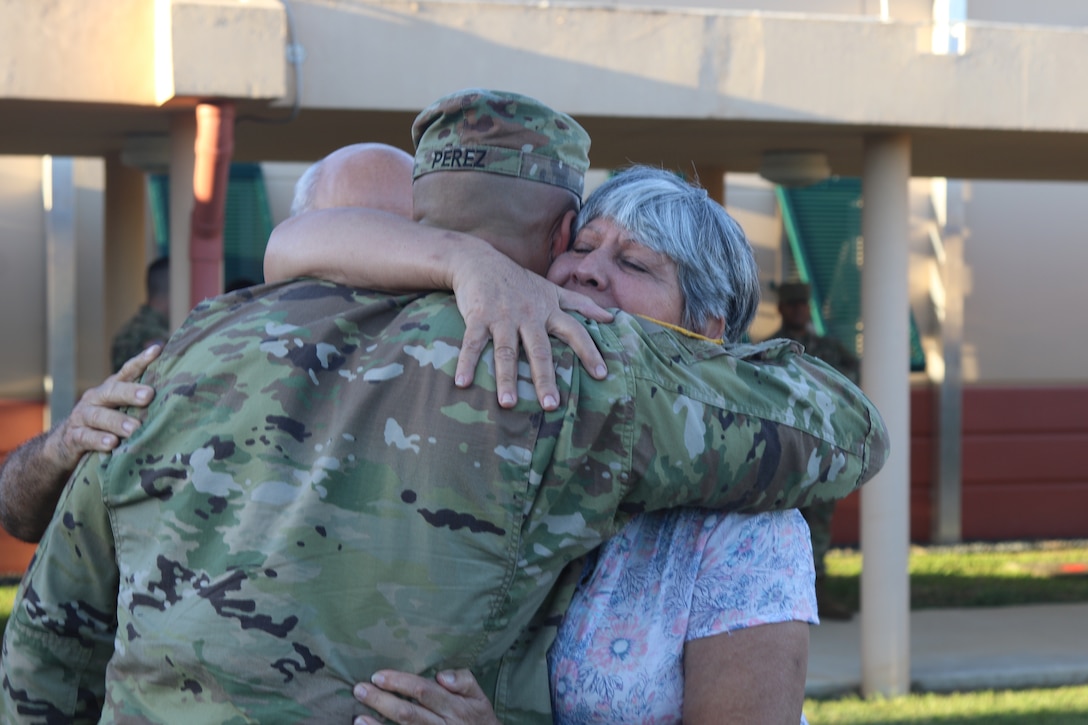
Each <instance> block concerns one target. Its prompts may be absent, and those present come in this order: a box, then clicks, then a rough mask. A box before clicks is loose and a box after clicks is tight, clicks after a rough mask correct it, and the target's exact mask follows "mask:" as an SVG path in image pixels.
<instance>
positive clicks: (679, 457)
mask: <svg viewBox="0 0 1088 725" xmlns="http://www.w3.org/2000/svg"><path fill="white" fill-rule="evenodd" d="M591 329H592V330H594V331H595V332H594V334H595V335H601V338H600V345H601V349H602V350H604V349H606V348H608V347H610V346H611V347H612V348H613V349H614V348H616V347H617V346H618V347H619V348H621V349H622V351H623V352H622V354H621V356H620V357H618V358H616V357H613V356H612V355H610V354H607V353H606V357H609V370H610V373H611V375H613V376H617V375H622V376H623V377H624V379H625V380H626V383H625V386H626V387H627V389H628V390H629V391H630V392H629V393H628V395H629V396H630V400H629V402H628V404H627V409H626V410H620V411H618V412H616V411H615V410H613V412H612V413H610V415H611V416H612V417H613V420H611V421H602V420H597V419H595V418H587V417H586V416H584V415H583V416H581V421H580V422H579V423H575V425H576V426H580V427H581V428H582V430H581V431H580V433H579V439H581V440H586V439H594V438H600V442H599V443H598V444H595V445H593V447H592V452H590V453H589V455H590V456H591V457H593V458H599V459H600V465H607V466H609V467H613V466H614V464H615V462H616V457H615V452H614V451H626V450H627V449H628V447H629V448H630V454H629V460H630V472H629V474H628V473H624V475H625V476H626V477H628V478H629V480H628V481H627V482H626V483H627V485H626V489H625V493H624V496H625V499H626V500H625V506H624V507H623V511H624V513H625V514H631V513H637V512H639V511H649V510H658V509H666V508H672V507H675V506H685V505H694V506H705V507H708V508H715V509H723V510H727V511H734V512H742V513H756V512H761V511H772V510H781V509H788V508H794V507H798V506H804V505H807V504H809V503H811V502H814V501H825V500H835V499H840V498H843V497H845V496H847V495H848V494H850V493H851V492H852V491H854V490H855V489H857V488H858V487H859V486H861V485H862V484H863V483H865V482H866V481H868V480H869V479H871V478H872V477H873V476H874V475H875V474H876V472H877V471H878V470H880V468H881V467H882V466H883V465H884V463H885V461H886V460H887V456H888V433H887V429H886V428H885V426H884V422H883V419H882V418H881V416H880V413H879V412H878V411H877V409H876V407H875V406H874V405H873V403H872V401H870V400H869V399H868V398H867V397H866V396H865V394H864V393H862V392H861V390H860V389H859V388H858V387H857V386H856V385H854V384H853V383H851V382H850V381H849V380H847V379H846V378H845V377H844V376H843V375H841V374H840V373H838V372H836V371H835V370H834V369H833V368H832V367H831V366H829V365H827V364H826V363H823V362H820V361H819V360H816V359H815V358H812V357H809V356H807V355H802V354H801V353H800V352H799V350H800V347H799V346H798V345H797V344H796V343H792V342H789V341H786V340H774V341H770V342H766V343H760V344H758V345H736V346H728V347H722V346H718V345H713V344H711V343H707V342H703V341H699V340H693V339H691V338H688V337H684V336H681V335H678V334H676V333H674V332H672V331H669V330H665V329H663V328H660V327H658V326H656V325H653V324H652V323H640V321H638V320H633V319H632V318H630V317H629V316H625V315H623V314H622V313H621V314H620V315H617V324H614V325H610V326H593V327H591ZM609 333H614V334H615V335H616V336H617V338H615V339H617V340H618V345H617V343H615V342H609V341H608V340H606V339H605V338H606V337H608V334H609ZM598 385H599V386H600V387H599V389H598ZM581 388H582V394H581V396H580V402H579V405H580V407H583V408H585V409H586V411H587V412H592V411H593V410H595V409H596V408H595V407H594V406H599V405H600V399H601V398H602V396H607V395H608V394H612V395H614V394H615V392H614V391H615V390H616V385H615V384H612V385H608V384H604V383H602V384H598V383H596V381H592V380H587V379H585V378H583V379H582V383H581ZM614 407H615V406H613V408H614ZM624 419H626V420H627V421H628V422H622V423H621V422H618V421H623V420H624ZM594 426H601V429H599V430H598V429H596V428H594V429H593V430H591V429H590V428H593V427H594ZM617 435H619V436H620V437H619V438H617ZM601 436H604V437H603V438H601ZM570 453H572V454H574V455H573V458H572V460H576V459H578V458H579V457H580V456H581V455H582V454H581V453H579V452H576V451H572V452H570ZM559 455H560V456H563V457H564V459H565V456H566V455H568V452H567V451H562V452H561V453H560V454H559ZM625 455H626V454H625ZM596 471H598V468H596V467H594V466H586V465H576V466H574V467H572V468H571V470H570V474H569V475H570V478H571V481H573V482H574V483H576V484H578V485H584V486H593V485H596V481H595V480H588V479H587V478H586V477H587V476H589V477H593V476H594V473H595V472H596ZM562 475H567V474H565V473H564V474H562ZM621 522H622V521H621Z"/></svg>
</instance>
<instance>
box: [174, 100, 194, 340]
mask: <svg viewBox="0 0 1088 725" xmlns="http://www.w3.org/2000/svg"><path fill="white" fill-rule="evenodd" d="M195 148H196V116H195V115H194V114H193V112H192V111H191V110H188V111H181V112H179V113H177V114H175V115H174V116H173V117H172V118H171V119H170V328H171V329H173V330H176V329H177V328H178V327H179V326H180V325H181V323H182V322H183V321H184V320H185V318H186V317H187V316H188V315H189V310H190V309H192V308H191V306H190V301H189V288H190V280H191V279H192V275H191V270H190V268H189V227H190V224H191V222H192V213H193V198H194V197H193V169H194V168H195V166H196V160H195V151H194V149H195Z"/></svg>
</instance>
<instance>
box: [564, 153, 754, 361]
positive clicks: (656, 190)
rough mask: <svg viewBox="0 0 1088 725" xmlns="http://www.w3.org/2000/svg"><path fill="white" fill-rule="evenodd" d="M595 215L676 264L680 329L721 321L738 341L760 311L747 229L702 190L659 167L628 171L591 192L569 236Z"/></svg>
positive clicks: (727, 336)
mask: <svg viewBox="0 0 1088 725" xmlns="http://www.w3.org/2000/svg"><path fill="white" fill-rule="evenodd" d="M598 217H604V218H607V219H611V220H613V221H614V222H616V223H617V224H619V225H620V226H622V227H623V228H624V229H626V230H627V231H628V232H629V233H630V234H631V235H632V236H633V237H634V238H635V239H636V240H637V241H638V242H639V243H641V244H644V245H646V246H647V247H649V248H650V249H652V250H654V251H655V252H659V253H661V254H664V255H665V256H667V257H668V258H669V259H671V260H673V261H674V262H676V266H677V271H678V274H679V283H680V292H681V294H682V295H683V298H684V314H683V319H682V323H681V324H682V326H683V327H685V328H687V329H689V330H695V331H698V330H702V329H704V327H705V325H706V323H707V322H708V320H710V319H711V318H715V317H720V318H722V319H723V320H725V334H724V337H725V339H726V340H728V341H730V342H736V341H738V340H740V338H741V336H742V335H743V334H744V332H745V331H746V330H747V329H748V326H749V325H751V324H752V320H753V319H754V318H755V315H756V310H757V308H758V307H759V268H758V267H757V266H756V260H755V255H754V254H753V253H752V246H751V244H749V243H748V238H747V237H746V236H745V234H744V230H743V229H741V227H740V225H739V224H737V222H736V221H735V220H734V219H733V218H732V217H731V216H729V214H728V213H726V211H725V209H724V208H722V206H721V204H719V203H717V202H716V201H714V200H713V199H711V198H710V197H709V196H708V195H707V193H706V190H705V189H701V188H699V187H697V186H693V185H691V184H689V183H688V182H686V181H684V180H683V179H681V178H680V177H679V176H677V175H676V174H674V173H672V172H669V171H665V170H663V169H656V168H653V167H650V166H632V167H630V168H628V169H626V170H624V171H621V172H619V173H617V174H616V175H615V176H613V177H612V178H610V179H609V180H608V181H606V182H605V183H604V184H602V185H601V186H599V187H598V188H597V189H596V190H595V191H594V192H593V193H592V194H590V196H589V198H588V199H586V203H585V206H583V207H582V210H581V211H580V212H579V214H578V218H577V220H576V221H575V226H574V233H575V234H577V233H578V231H579V230H580V229H581V228H582V227H584V226H585V225H586V224H588V223H589V222H591V221H593V220H594V219H596V218H598Z"/></svg>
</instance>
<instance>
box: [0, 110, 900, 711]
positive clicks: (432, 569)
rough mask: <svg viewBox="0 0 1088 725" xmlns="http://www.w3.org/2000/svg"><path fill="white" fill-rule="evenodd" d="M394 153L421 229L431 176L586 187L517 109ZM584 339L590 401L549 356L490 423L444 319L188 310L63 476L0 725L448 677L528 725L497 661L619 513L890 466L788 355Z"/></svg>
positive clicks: (445, 301) (469, 116)
mask: <svg viewBox="0 0 1088 725" xmlns="http://www.w3.org/2000/svg"><path fill="white" fill-rule="evenodd" d="M414 139H415V141H416V142H417V163H418V164H419V165H420V168H417V172H416V173H417V176H419V177H421V178H420V179H417V181H416V187H417V202H418V201H420V196H419V193H420V192H421V183H422V180H423V179H426V178H427V177H428V176H429V175H430V174H431V172H430V171H428V170H427V167H428V166H432V168H433V169H434V170H436V171H437V170H443V171H446V170H464V169H470V168H471V169H475V170H477V171H483V172H486V175H488V176H491V175H494V174H498V175H501V176H503V177H509V178H508V179H506V180H505V183H507V184H510V185H511V186H510V188H511V189H512V190H516V187H518V186H521V185H524V184H527V183H531V182H540V183H539V187H540V191H541V199H542V201H541V204H542V205H553V206H556V212H555V213H556V218H557V219H558V218H559V217H560V216H561V215H562V214H563V208H567V209H568V210H569V209H571V208H573V206H574V204H576V198H577V195H578V194H580V192H581V183H582V178H583V174H584V172H585V170H586V168H587V166H588V161H587V151H588V138H587V137H586V135H585V133H584V131H583V130H582V129H581V127H580V126H578V125H577V123H575V122H574V121H573V119H570V118H569V117H567V116H565V115H563V114H559V113H557V112H555V111H552V110H551V109H547V108H546V107H543V106H541V105H540V104H538V103H537V102H535V101H532V99H526V98H524V97H521V96H516V95H514V94H495V93H488V92H482V91H471V92H463V93H459V94H455V96H454V97H452V98H447V99H443V100H441V101H440V102H438V103H436V104H435V106H432V108H430V109H428V110H426V111H424V113H423V114H421V115H420V117H419V118H418V119H417V123H416V125H415V126H414ZM447 147H449V148H448V150H447ZM515 149H516V150H520V151H515ZM437 151H441V153H436V152H437ZM492 151H495V153H494V154H492ZM491 164H495V165H494V166H492V165H491ZM460 176H466V175H464V174H456V173H455V174H434V176H433V177H432V183H430V184H429V190H430V193H431V194H439V189H440V185H439V184H438V183H436V182H434V181H433V178H436V177H447V178H450V179H457V177H460ZM526 179H528V180H530V181H529V182H527V181H525V180H526ZM534 186H535V184H534ZM557 190H558V191H560V192H561V193H562V194H569V196H570V199H569V200H567V201H565V202H563V204H565V205H566V206H565V207H563V206H558V205H557V203H558V201H559V200H558V198H557V197H556V196H555V192H556V191H557ZM424 201H425V200H424ZM416 206H417V209H418V208H419V206H420V205H419V204H418V203H417V205H416ZM550 229H551V230H552V231H551V234H558V235H564V234H569V226H567V225H564V224H556V225H553V226H552V227H550ZM521 231H522V230H515V229H512V231H511V239H515V238H517V237H519V236H520V232H521ZM507 241H509V240H507ZM534 241H535V244H537V245H543V244H544V243H545V242H546V241H553V240H542V239H537V240H534ZM537 255H538V250H534V249H529V248H526V250H525V252H524V253H523V254H521V255H519V257H520V259H521V260H531V259H534V258H535V257H536V256H537ZM587 325H588V329H589V331H590V333H591V335H592V336H593V338H594V340H595V342H596V343H597V344H598V346H599V347H600V349H601V351H602V353H603V355H604V357H605V360H606V362H607V363H608V370H609V375H608V377H607V378H606V379H604V380H595V379H593V378H592V377H590V376H589V375H588V374H586V373H584V371H583V370H582V369H581V367H580V366H579V365H578V364H577V363H576V361H575V360H574V356H573V354H572V353H571V351H570V349H569V348H567V347H565V346H562V345H556V347H555V349H554V356H555V369H556V373H557V375H556V377H557V380H558V381H559V384H560V402H559V405H558V407H557V408H556V409H555V410H550V411H543V410H542V409H541V408H540V407H539V406H538V405H537V404H536V403H535V402H531V401H527V400H522V401H520V402H519V403H518V404H517V405H516V406H515V407H514V408H511V409H504V408H501V407H499V405H498V403H497V401H496V396H495V387H494V377H493V375H492V373H491V371H492V369H493V365H494V359H493V357H492V356H491V355H490V354H488V355H486V356H485V358H484V359H483V360H482V361H481V362H480V364H479V366H478V367H477V370H476V378H477V385H476V386H474V387H472V388H467V389H462V388H457V387H456V386H454V385H453V383H452V376H453V372H454V361H455V359H456V357H457V354H458V349H459V345H460V341H461V336H462V335H463V333H464V323H463V321H462V319H461V317H460V314H459V313H458V311H457V308H456V304H455V301H454V300H453V298H452V296H451V295H449V294H447V293H430V294H416V295H402V296H390V295H383V294H378V293H373V292H364V291H359V290H355V289H351V288H347V287H342V286H338V285H335V284H332V283H327V282H319V281H315V280H296V281H293V282H288V283H282V284H274V285H266V286H263V287H256V288H248V289H245V290H241V291H238V292H235V293H233V294H230V295H225V296H221V297H218V298H214V299H211V300H207V301H205V302H204V303H202V304H201V305H199V306H198V307H197V308H196V309H195V310H194V311H193V313H192V314H191V315H190V317H189V319H188V320H187V321H186V322H185V324H184V325H183V326H182V328H181V329H180V330H179V331H178V332H177V333H176V334H175V335H174V336H173V338H171V340H170V342H169V343H168V345H167V348H166V350H164V352H163V354H162V356H161V357H160V358H159V360H157V361H156V362H155V363H154V364H153V365H152V367H151V368H150V369H149V371H148V373H147V374H146V375H145V377H144V381H143V382H145V383H147V384H150V385H152V386H154V388H155V389H156V391H157V395H156V398H155V400H154V402H153V403H152V405H151V406H150V407H149V408H148V410H147V413H146V418H145V420H144V423H143V425H142V426H141V427H140V428H139V430H138V431H137V432H136V433H135V434H134V435H133V437H132V438H130V439H129V440H128V441H127V442H125V443H124V444H123V445H121V446H120V447H119V448H118V449H117V450H116V451H115V453H114V454H113V456H112V457H106V456H101V455H99V456H91V457H89V458H87V459H86V460H85V461H84V462H83V463H82V464H81V465H80V466H79V468H77V469H76V471H75V473H74V474H73V477H72V482H71V484H70V486H69V487H68V489H67V490H66V491H65V494H64V496H63V498H62V500H61V503H60V506H59V509H58V512H57V514H56V516H55V517H54V519H53V522H52V523H51V524H50V527H49V529H48V530H47V531H46V534H45V536H44V538H43V540H42V543H41V545H40V547H39V551H38V555H37V557H36V559H35V562H34V563H33V564H32V566H31V568H30V570H29V571H28V572H27V575H26V577H25V578H24V581H23V584H22V586H21V587H20V592H19V595H18V598H17V602H16V605H15V608H14V610H13V614H12V618H11V620H10V622H9V625H8V629H7V632H6V634H5V638H4V652H3V659H2V661H0V669H2V675H3V682H4V692H3V696H4V700H3V712H2V716H3V719H4V721H5V722H24V721H25V722H42V721H65V722H97V721H98V719H99V718H100V717H101V718H102V719H103V720H106V721H147V720H153V721H157V722H186V723H188V722H222V723H228V722H322V723H325V722H347V720H348V718H349V717H353V716H355V715H358V714H361V712H362V710H361V707H362V706H361V705H359V704H358V703H356V702H355V700H354V698H353V697H352V694H351V688H352V684H353V683H354V682H356V681H358V680H361V679H366V677H368V675H369V673H370V672H373V671H375V670H378V669H383V668H393V669H401V670H407V671H413V672H420V673H433V672H434V671H435V670H436V669H439V668H441V669H445V668H456V667H469V668H471V669H472V670H473V671H474V673H475V674H476V675H477V677H478V678H479V680H480V682H481V685H482V686H483V687H484V691H485V692H486V693H487V694H488V696H489V697H490V698H491V699H492V701H493V702H494V704H495V709H496V714H497V716H498V717H499V718H500V719H501V720H502V721H504V722H508V723H516V722H539V723H543V722H549V721H550V714H549V712H548V685H547V682H548V680H547V673H546V668H545V665H544V661H543V657H542V656H535V657H527V656H525V651H524V649H523V648H524V647H526V646H529V645H528V644H527V643H528V642H529V641H530V640H532V639H533V638H532V637H531V636H527V635H528V634H529V633H530V630H529V627H530V625H531V624H534V623H535V624H540V617H541V616H542V615H543V614H544V613H546V612H547V610H548V607H549V606H554V605H555V604H556V601H555V597H554V596H553V585H554V584H555V582H556V580H557V578H558V577H559V576H560V573H561V572H562V571H563V570H564V567H565V565H566V564H567V562H570V561H572V560H573V559H575V558H577V557H579V556H581V555H582V554H584V553H585V552H587V551H589V550H591V549H592V548H594V547H596V546H597V545H598V544H599V543H600V542H601V541H602V540H603V538H605V537H606V536H608V535H610V534H611V533H612V532H613V531H615V529H616V527H617V526H618V525H620V524H621V523H622V522H624V521H625V520H626V519H627V517H628V516H629V515H630V514H631V513H633V512H637V511H642V510H656V509H661V508H665V507H670V506H675V505H682V504H699V505H706V506H711V507H717V508H727V509H730V510H735V511H762V510H770V509H777V508H785V507H791V506H796V505H802V504H807V503H810V502H812V501H815V500H822V499H828V498H839V497H842V496H845V495H847V494H848V493H849V492H850V491H852V490H854V489H855V488H856V487H857V486H859V485H861V484H862V483H864V482H865V481H866V480H868V479H869V478H870V477H871V476H872V475H873V474H874V473H875V472H876V471H877V470H878V469H879V468H880V467H881V466H882V465H883V463H884V461H885V460H886V457H887V453H888V451H887V433H886V430H885V429H884V426H883V422H882V421H881V419H880V416H879V414H878V413H877V411H876V410H875V409H874V408H873V406H872V405H871V403H870V402H869V401H868V400H867V399H866V398H865V397H864V396H863V395H862V394H861V393H860V391H858V390H857V388H856V387H854V386H853V385H852V384H851V383H850V382H849V381H848V380H846V379H845V378H843V377H842V376H841V375H839V374H838V373H836V372H834V371H833V370H832V369H831V368H830V367H828V366H826V365H823V364H820V363H818V362H816V361H813V360H810V359H807V358H805V357H803V356H801V355H800V354H798V348H797V347H796V346H795V345H793V344H792V343H790V342H787V341H780V342H773V343H767V344H762V345H756V346H744V347H740V348H736V349H727V348H724V347H723V346H721V345H718V344H714V343H709V342H706V341H702V340H698V339H694V338H687V337H683V336H680V335H677V334H675V333H674V332H672V331H670V330H667V329H665V328H662V327H660V326H658V325H654V324H652V323H650V322H645V321H641V320H640V319H638V318H633V317H630V316H628V315H625V314H622V313H620V314H619V315H617V319H616V321H615V322H613V323H611V324H609V325H603V324H597V323H587ZM538 640H539V638H537V641H538Z"/></svg>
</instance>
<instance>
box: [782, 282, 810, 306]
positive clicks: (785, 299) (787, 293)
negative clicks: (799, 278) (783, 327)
mask: <svg viewBox="0 0 1088 725" xmlns="http://www.w3.org/2000/svg"><path fill="white" fill-rule="evenodd" d="M811 298H812V288H811V287H809V286H808V285H807V284H805V283H804V282H783V283H782V284H780V285H778V301H779V302H782V303H790V302H808V301H809V300H810V299H811Z"/></svg>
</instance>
